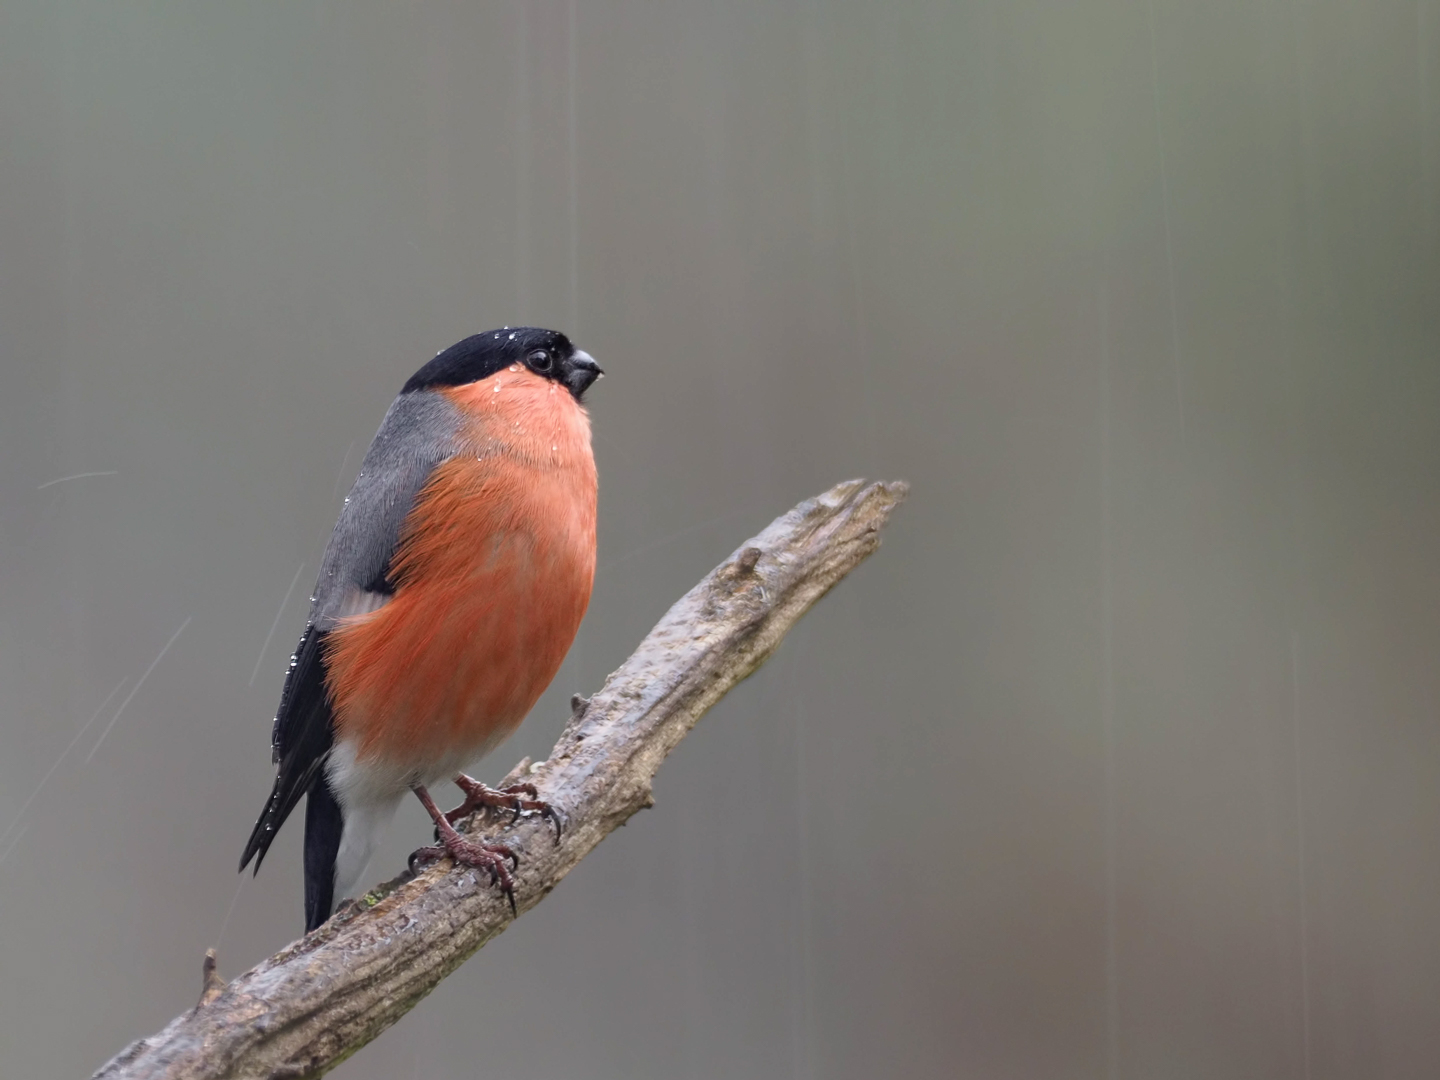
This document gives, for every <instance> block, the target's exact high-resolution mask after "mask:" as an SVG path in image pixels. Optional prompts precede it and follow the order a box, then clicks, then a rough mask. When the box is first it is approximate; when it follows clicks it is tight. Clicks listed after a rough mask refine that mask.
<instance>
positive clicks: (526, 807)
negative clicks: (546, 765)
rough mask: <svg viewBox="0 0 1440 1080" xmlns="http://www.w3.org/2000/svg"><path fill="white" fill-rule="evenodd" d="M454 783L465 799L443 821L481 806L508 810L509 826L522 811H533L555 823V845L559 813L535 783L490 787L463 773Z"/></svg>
mask: <svg viewBox="0 0 1440 1080" xmlns="http://www.w3.org/2000/svg"><path fill="white" fill-rule="evenodd" d="M455 784H456V786H457V787H459V788H460V790H461V791H463V792H465V801H464V802H463V803H461V804H460V805H459V806H457V807H456V808H455V809H454V810H451V811H450V812H449V813H447V814H446V815H445V820H446V821H448V822H449V823H450V824H451V825H454V824H455V823H456V822H458V821H460V820H461V819H462V818H464V817H466V816H467V815H469V814H470V813H471V811H473V810H476V809H478V808H479V807H482V806H483V807H486V808H489V809H495V810H509V811H511V812H512V814H513V816H512V817H511V819H510V824H512V825H514V824H515V823H516V822H518V821H519V820H520V818H521V816H522V815H523V814H524V813H525V812H527V811H533V812H535V813H538V814H539V815H540V816H541V817H542V818H545V819H547V820H548V821H550V822H551V824H553V825H554V826H555V842H556V843H557V844H558V843H559V842H560V835H561V832H562V831H563V826H562V825H561V821H560V815H559V814H558V813H557V812H556V811H555V808H554V807H553V806H551V805H550V804H549V803H547V802H545V801H543V800H542V799H541V798H540V792H539V791H538V790H537V789H536V787H535V785H534V784H529V783H519V784H511V785H509V786H508V787H503V788H492V787H488V786H487V785H485V784H482V783H480V781H478V780H475V779H472V778H471V777H469V776H466V775H465V774H464V773H461V774H460V775H459V776H457V777H456V778H455ZM522 796H523V798H522ZM437 839H438V837H437Z"/></svg>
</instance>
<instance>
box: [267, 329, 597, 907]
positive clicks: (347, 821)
mask: <svg viewBox="0 0 1440 1080" xmlns="http://www.w3.org/2000/svg"><path fill="white" fill-rule="evenodd" d="M602 374H603V372H602V371H601V370H600V368H599V366H598V365H597V364H596V363H595V361H594V360H593V359H592V358H591V357H590V355H589V354H588V353H585V352H582V351H581V350H580V349H577V348H575V346H574V345H572V344H571V343H570V341H569V339H568V338H566V337H565V335H563V334H559V333H556V332H555V331H553V330H541V329H537V328H534V327H522V328H510V327H507V328H505V329H504V330H492V331H489V332H487V333H484V334H476V335H474V336H473V337H468V338H466V339H465V340H464V341H461V342H459V343H458V344H455V345H452V346H451V347H450V348H448V349H446V350H445V351H444V352H442V353H440V354H439V355H438V356H436V357H435V358H434V359H433V360H431V361H430V362H429V363H428V364H426V365H425V366H424V367H422V368H421V369H420V370H419V371H417V372H416V373H415V374H414V376H413V377H412V378H411V379H410V381H409V382H407V383H406V384H405V386H404V388H403V389H402V390H401V391H400V396H399V397H397V398H396V399H395V402H394V404H392V405H391V406H390V410H389V412H387V413H386V414H385V419H384V420H383V421H382V422H381V424H380V430H379V431H378V432H377V433H376V435H375V441H374V442H372V443H371V444H370V449H369V451H368V452H367V453H366V455H365V460H364V461H363V462H362V464H361V466H360V475H359V476H358V477H357V478H356V480H355V486H354V487H352V488H351V489H350V494H349V496H348V497H347V498H346V500H345V506H344V509H343V510H341V512H340V520H339V521H338V522H336V525H335V531H334V533H333V535H332V536H331V537H330V543H329V545H328V546H327V547H326V549H325V556H324V559H323V560H322V563H321V567H320V579H319V581H317V582H316V584H315V591H314V595H313V596H312V597H311V608H310V618H309V621H308V623H307V625H306V628H305V632H304V634H303V635H302V636H301V638H300V645H299V647H298V648H297V649H296V651H295V655H294V656H293V657H292V658H291V660H290V670H289V673H288V675H287V676H286V679H285V686H284V689H283V691H282V692H281V696H280V708H279V711H278V712H277V714H276V717H275V726H274V729H273V733H272V736H271V744H272V750H273V755H272V756H273V760H274V762H275V764H276V765H277V766H278V770H277V775H276V777H275V787H274V790H273V791H272V792H271V793H270V800H269V802H267V803H266V804H265V809H264V812H263V813H261V815H260V820H259V821H257V822H256V823H255V829H254V831H253V832H252V833H251V834H250V841H249V843H247V844H246V845H245V853H244V855H243V856H242V857H241V860H240V869H241V870H242V871H243V870H244V869H245V867H246V866H247V865H248V864H249V863H250V861H251V860H252V859H253V860H254V861H255V871H256V873H258V872H259V870H260V863H261V861H262V860H263V859H264V857H265V852H266V850H267V849H268V848H269V846H270V843H271V841H273V840H274V838H275V833H276V831H277V830H278V829H279V828H280V826H281V824H283V823H284V821H285V819H286V817H287V816H288V815H289V814H290V811H291V810H293V809H294V808H295V805H296V803H298V802H299V801H300V797H301V796H302V795H303V796H306V805H305V928H306V930H307V931H309V930H313V929H315V928H316V927H317V926H319V925H320V924H321V923H323V922H325V920H326V919H328V918H329V917H330V915H331V913H332V912H333V911H334V908H335V904H336V901H337V900H338V899H339V898H341V897H346V896H350V895H352V894H353V891H354V889H355V887H356V886H357V885H358V884H359V882H360V878H361V875H362V874H363V873H364V872H365V868H366V865H367V864H368V863H369V861H370V855H371V853H372V852H373V851H374V850H375V846H376V844H377V842H378V841H379V838H380V834H381V833H382V831H383V830H384V828H385V826H386V824H387V823H388V822H389V820H390V818H391V816H392V815H393V814H394V813H395V810H396V807H397V806H399V803H400V800H401V799H402V798H403V797H404V795H405V793H406V792H409V791H413V792H414V793H415V794H416V796H418V797H419V799H420V801H421V802H422V803H423V804H424V805H425V809H426V810H427V811H428V812H429V814H430V816H431V818H432V819H433V820H434V822H435V829H436V833H437V840H438V844H437V845H434V846H430V847H426V848H422V849H420V851H418V852H416V856H418V857H422V858H438V857H441V856H444V855H449V856H450V857H452V858H453V859H455V860H456V861H457V862H459V863H463V864H466V865H469V866H474V867H477V868H479V869H481V870H483V871H484V872H486V873H488V874H489V875H490V878H491V881H492V883H494V884H496V885H498V886H499V887H500V888H501V890H502V891H503V892H504V893H505V894H506V895H507V897H508V898H509V900H510V903H511V906H512V908H513V906H514V903H515V900H514V894H513V891H512V888H513V886H512V879H511V877H510V874H509V871H508V870H507V867H506V863H507V862H508V863H509V864H510V866H511V867H512V868H514V867H518V865H519V860H518V858H517V857H516V856H515V854H514V853H513V852H512V851H511V850H510V849H509V848H507V847H505V846H504V845H503V844H496V843H485V842H476V841H474V840H469V839H467V838H465V837H464V836H461V835H460V834H459V833H458V832H456V830H455V828H454V822H455V821H457V820H459V818H460V817H461V816H462V815H464V814H467V813H469V812H470V811H471V810H474V809H475V808H477V807H480V806H489V807H499V808H508V809H509V810H511V811H513V812H514V813H515V815H516V816H517V817H518V816H519V815H520V814H521V813H525V812H532V813H539V814H543V815H545V816H546V817H547V818H549V819H550V820H551V821H553V823H554V825H555V828H556V835H557V838H558V836H559V829H560V818H559V816H558V815H557V814H556V813H555V811H554V810H553V809H552V808H551V807H550V806H549V805H548V804H546V803H544V802H542V801H540V800H539V798H538V793H537V792H536V790H535V788H534V787H533V786H531V785H528V784H519V785H516V786H513V787H509V788H506V789H504V790H503V791H500V790H495V789H492V788H489V787H486V786H485V785H484V784H481V783H480V782H479V781H477V780H473V779H471V778H470V777H469V776H466V775H465V773H464V772H463V771H462V770H463V769H465V768H466V767H468V766H469V765H470V764H471V763H472V762H475V761H477V760H479V759H480V758H481V757H483V756H484V755H485V754H486V753H488V752H489V751H490V750H493V749H494V748H495V747H496V746H497V745H498V744H499V743H500V742H501V741H502V740H503V739H505V737H506V736H508V735H509V734H510V733H511V732H512V731H514V730H515V729H516V728H517V727H518V726H519V725H520V722H521V721H522V720H523V719H524V718H525V714H526V713H528V712H529V711H530V709H531V707H532V706H533V705H534V704H535V702H536V700H537V699H538V698H539V697H540V694H541V693H542V692H543V691H544V689H545V687H546V686H548V685H549V683H550V680H551V679H553V678H554V677H555V673H556V671H558V670H559V668H560V663H561V661H562V660H563V659H564V658H565V654H566V652H567V651H568V650H569V648H570V644H571V642H572V641H573V640H574V638H575V632H576V630H577V629H578V628H579V626H580V620H581V618H582V617H583V616H584V614H585V608H586V606H587V605H588V604H589V602H590V588H591V584H592V581H593V579H594V574H595V489H596V478H595V458H594V456H593V454H592V453H591V450H590V421H589V418H588V416H587V415H586V412H585V409H584V407H583V400H584V396H585V392H586V390H588V389H589V388H590V385H591V383H593V382H594V381H595V380H596V379H598V378H599V377H600V376H601V375H602ZM447 778H449V779H453V780H454V781H455V783H456V784H458V785H459V787H460V789H461V790H462V791H463V792H464V801H463V802H462V804H461V805H460V806H459V807H457V808H456V809H455V810H452V811H450V812H449V813H448V814H447V813H442V812H441V811H440V809H439V808H438V807H437V806H436V805H435V801H434V799H432V798H431V796H430V792H429V790H428V789H429V788H430V787H431V786H432V785H434V784H436V783H438V782H440V781H442V780H444V779H447ZM413 860H414V857H412V862H413Z"/></svg>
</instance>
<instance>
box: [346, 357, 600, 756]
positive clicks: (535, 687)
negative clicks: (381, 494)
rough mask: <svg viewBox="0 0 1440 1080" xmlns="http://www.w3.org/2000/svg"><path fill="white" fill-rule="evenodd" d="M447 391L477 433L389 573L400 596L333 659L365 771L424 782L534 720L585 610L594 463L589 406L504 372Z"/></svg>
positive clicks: (424, 506) (432, 494)
mask: <svg viewBox="0 0 1440 1080" xmlns="http://www.w3.org/2000/svg"><path fill="white" fill-rule="evenodd" d="M446 393H447V394H448V395H449V396H450V398H451V399H452V400H453V401H454V402H455V403H456V405H458V406H459V407H460V408H461V410H462V412H463V414H464V415H465V416H466V417H467V420H468V421H469V424H468V428H467V430H466V431H465V433H464V437H463V440H462V442H463V445H462V448H461V452H460V453H457V454H456V456H455V457H453V458H451V459H450V460H449V461H447V462H445V463H444V464H442V465H441V466H439V468H437V469H436V471H435V473H434V474H433V475H432V476H431V478H430V480H429V482H428V483H427V484H426V486H425V488H424V490H423V491H422V492H421V494H420V496H419V498H418V499H417V500H416V504H415V508H414V510H413V511H412V512H411V514H410V516H409V517H408V518H407V519H406V523H405V528H404V530H403V532H402V534H401V543H400V548H399V550H398V553H397V557H396V559H395V560H394V562H393V564H392V567H391V578H392V580H394V581H396V582H397V583H398V587H397V589H396V591H395V595H394V597H393V598H392V599H391V600H390V602H389V603H388V604H386V605H385V606H384V607H382V608H380V609H379V610H378V611H375V612H372V613H370V614H367V615H362V616H358V617H356V618H354V619H352V620H347V621H346V622H345V623H343V624H342V625H341V627H340V628H339V629H337V630H336V631H335V632H333V633H332V635H331V638H330V646H329V650H328V652H327V656H326V659H327V667H328V670H329V677H328V678H329V686H330V691H331V698H332V701H333V703H334V705H335V722H336V733H337V735H338V736H339V737H340V738H341V739H342V740H346V741H353V742H354V743H355V744H356V755H357V760H360V761H364V760H367V759H371V760H376V761H383V762H384V763H385V764H386V766H387V767H390V768H414V769H415V770H416V772H417V773H424V772H426V771H427V767H433V766H434V763H436V762H437V761H449V760H455V759H459V760H461V761H463V760H466V759H472V758H474V757H478V756H480V755H481V754H483V753H485V752H486V751H488V750H489V749H491V748H493V747H494V746H495V745H496V744H497V743H498V742H500V740H502V739H504V738H505V737H506V736H507V735H509V734H510V732H512V731H513V730H514V729H515V728H516V726H518V725H519V723H520V721H521V720H523V719H524V718H525V715H526V713H528V712H529V711H530V709H531V707H532V706H533V705H534V704H535V701H536V700H537V699H538V698H539V696H540V694H541V693H542V692H543V691H544V689H545V687H546V686H548V685H549V684H550V680H551V679H553V678H554V677H555V673H556V671H558V670H559V668H560V663H561V661H562V660H564V658H565V654H566V652H567V651H568V650H569V648H570V644H571V642H572V641H573V640H574V638H575V632H576V630H578V629H579V626H580V620H581V618H582V617H583V616H584V614H585V608H586V607H587V605H588V604H589V602H590V589H591V584H592V581H593V579H594V574H595V489H596V481H595V461H594V458H593V456H592V455H591V451H590V425H589V420H588V418H587V417H586V415H585V412H584V410H583V409H582V408H581V407H580V406H579V404H578V403H576V401H575V400H574V398H572V397H571V396H570V394H569V393H568V392H567V391H566V390H565V389H564V388H563V387H559V386H557V385H556V384H555V383H553V382H550V381H549V380H546V379H542V378H540V377H539V376H536V375H533V374H531V373H530V372H529V371H526V370H524V369H519V370H517V369H514V368H512V369H509V370H507V371H503V372H500V373H499V374H497V375H494V376H491V377H490V378H489V379H486V380H484V381H482V382H479V383H473V384H471V385H469V386H464V387H458V388H455V389H452V390H449V391H446Z"/></svg>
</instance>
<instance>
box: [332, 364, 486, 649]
mask: <svg viewBox="0 0 1440 1080" xmlns="http://www.w3.org/2000/svg"><path fill="white" fill-rule="evenodd" d="M459 427H460V415H459V412H458V411H457V409H456V408H455V406H454V405H452V404H451V403H450V401H449V400H448V399H446V398H445V397H443V396H442V395H440V394H437V393H435V392H433V391H428V390H420V391H415V392H413V393H409V394H402V395H401V396H400V397H398V398H396V399H395V403H394V404H393V405H391V406H390V411H389V412H387V413H386V414H385V419H384V420H383V421H382V422H381V424H380V430H379V431H378V432H376V433H375V441H374V442H372V443H371V444H370V449H369V450H368V451H367V452H366V454H365V460H364V461H363V462H361V463H360V475H359V476H357V477H356V478H355V485H354V486H353V487H352V488H351V489H350V494H349V495H348V496H346V498H345V507H344V509H343V510H341V511H340V520H339V521H337V522H336V523H335V532H334V533H333V534H332V535H331V537H330V544H329V546H327V547H326V549H325V558H324V559H323V561H322V562H321V564H320V578H319V580H318V581H317V582H316V583H315V592H314V605H313V607H312V608H311V612H310V622H311V623H312V624H313V625H315V626H317V627H319V628H320V629H322V630H328V629H330V628H331V627H333V626H334V625H335V622H336V620H337V619H340V618H343V617H344V616H346V615H358V614H361V613H363V612H366V611H373V610H374V609H375V608H377V607H379V606H381V605H383V604H384V602H385V600H386V599H388V598H389V596H390V594H391V593H392V592H393V591H394V589H393V586H392V584H391V583H390V582H389V581H388V580H387V579H386V576H385V575H386V572H387V571H388V570H389V567H390V559H391V557H392V556H393V555H394V554H395V546H396V544H397V543H398V542H399V539H400V528H401V526H402V525H403V524H404V523H405V518H406V516H407V515H408V514H409V513H410V510H411V508H412V507H413V506H414V505H415V497H416V495H418V494H419V493H420V489H421V488H422V487H424V486H425V481H426V480H428V479H429V477H430V473H431V472H432V471H433V470H434V468H435V466H436V465H438V464H440V463H441V462H442V461H444V460H445V459H446V458H448V457H449V456H450V455H451V454H452V453H454V447H455V441H456V435H457V433H458V431H459Z"/></svg>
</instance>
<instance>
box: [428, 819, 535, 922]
mask: <svg viewBox="0 0 1440 1080" xmlns="http://www.w3.org/2000/svg"><path fill="white" fill-rule="evenodd" d="M447 855H448V856H450V858H452V859H454V860H455V861H456V862H457V863H459V864H460V865H462V866H473V867H475V869H477V870H482V871H484V872H486V873H488V874H489V875H490V884H491V885H494V886H496V887H497V888H498V889H499V890H500V891H501V892H502V893H504V894H505V899H506V900H508V901H510V914H512V915H518V914H519V912H517V911H516V909H515V879H514V878H512V877H511V876H510V871H511V870H518V869H520V857H519V856H518V855H516V854H515V852H513V851H511V850H510V849H509V848H508V847H506V846H505V845H504V844H491V843H485V842H483V841H482V842H481V843H478V844H477V843H476V842H475V841H473V840H466V839H465V838H464V837H463V836H461V835H460V834H459V833H457V832H456V831H455V830H454V829H447V830H445V831H443V832H441V834H440V843H438V844H435V845H434V846H432V847H422V848H420V849H419V850H417V851H412V852H411V853H410V872H411V873H412V874H413V873H415V867H416V865H417V864H419V863H427V862H432V861H434V860H435V859H443V858H445V856H447ZM506 860H509V862H510V866H509V867H508V868H507V867H506V866H505V862H506Z"/></svg>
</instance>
